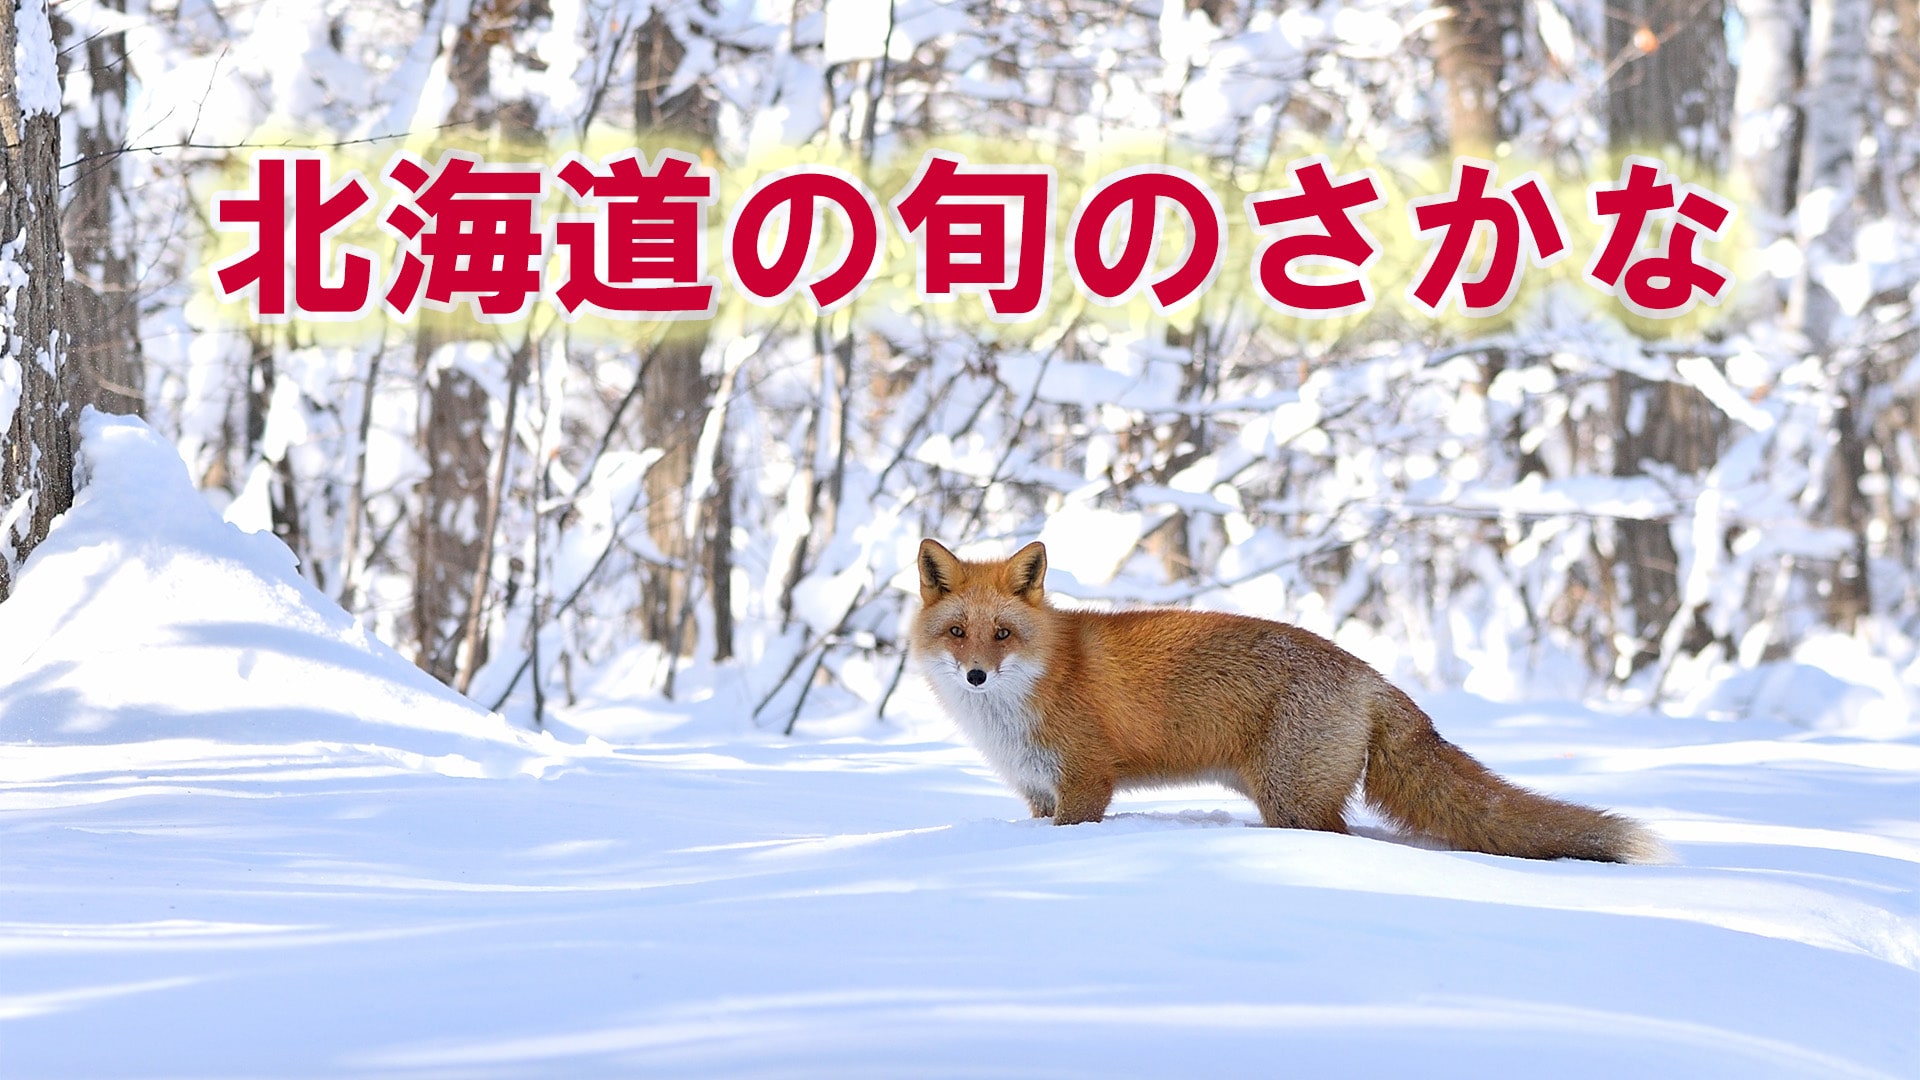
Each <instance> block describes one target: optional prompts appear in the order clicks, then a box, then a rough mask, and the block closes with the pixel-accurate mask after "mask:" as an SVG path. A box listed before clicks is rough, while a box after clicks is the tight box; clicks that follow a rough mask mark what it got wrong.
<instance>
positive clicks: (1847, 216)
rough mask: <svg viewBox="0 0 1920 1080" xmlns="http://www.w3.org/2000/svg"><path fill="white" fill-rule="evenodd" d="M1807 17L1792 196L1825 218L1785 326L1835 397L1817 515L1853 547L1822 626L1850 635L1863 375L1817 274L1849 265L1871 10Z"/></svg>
mask: <svg viewBox="0 0 1920 1080" xmlns="http://www.w3.org/2000/svg"><path fill="white" fill-rule="evenodd" d="M1810 13H1811V18H1810V20H1809V24H1808V28H1807V29H1808V33H1807V85H1806V97H1805V100H1806V110H1807V127H1806V136H1805V139H1804V141H1803V142H1802V144H1801V153H1800V175H1799V181H1800V192H1799V195H1800V200H1801V201H1802V202H1811V201H1814V200H1816V199H1818V200H1821V201H1824V202H1826V204H1827V205H1828V206H1829V207H1830V208H1831V209H1830V210H1829V211H1828V212H1827V213H1824V214H1813V215H1805V214H1803V215H1801V218H1800V220H1801V233H1800V236H1799V240H1800V244H1801V248H1802V250H1803V251H1804V252H1805V254H1806V264H1805V265H1806V269H1805V270H1803V271H1802V272H1801V274H1800V277H1799V279H1798V280H1796V281H1795V282H1794V285H1793V290H1792V296H1791V299H1790V300H1789V303H1788V306H1787V318H1788V322H1789V324H1790V325H1792V326H1793V327H1794V328H1795V329H1797V330H1799V331H1800V333H1801V334H1803V335H1804V336H1805V337H1806V340H1807V347H1808V348H1809V349H1810V350H1812V351H1813V352H1815V353H1818V354H1820V356H1821V359H1822V361H1823V366H1824V368H1825V370H1826V373H1827V377H1828V379H1829V380H1830V384H1831V388H1832V392H1833V393H1834V394H1835V395H1836V396H1837V397H1838V398H1839V404H1838V406H1837V407H1836V408H1835V409H1834V410H1833V430H1832V439H1833V442H1834V452H1833V453H1832V454H1831V455H1830V456H1829V458H1828V472H1827V477H1826V481H1827V482H1826V484H1825V485H1824V489H1825V490H1824V493H1823V494H1824V498H1823V499H1822V500H1821V513H1822V515H1823V516H1824V517H1825V519H1826V520H1827V521H1828V522H1829V523H1831V524H1833V525H1835V526H1838V527H1840V528H1842V529H1846V530H1848V531H1849V532H1851V533H1853V534H1854V537H1855V538H1856V543H1855V545H1854V550H1853V551H1852V552H1851V553H1849V554H1848V555H1846V556H1844V557H1842V558H1840V559H1838V560H1836V561H1835V562H1834V563H1832V564H1831V566H1830V567H1829V568H1828V576H1827V579H1826V581H1825V582H1824V583H1823V585H1824V591H1825V594H1826V599H1827V618H1828V620H1829V621H1830V622H1831V623H1833V624H1834V625H1835V626H1838V627H1840V628H1841V629H1843V630H1851V629H1853V624H1854V621H1855V620H1856V619H1858V618H1859V617H1860V616H1862V615H1864V614H1866V613H1867V611H1868V610H1869V608H1870V606H1871V597H1870V596H1869V595H1868V582H1867V568H1866V519H1867V514H1866V504H1865V500H1864V499H1863V498H1862V497H1861V494H1860V480H1861V478H1862V477H1864V476H1865V475H1866V457H1865V451H1866V446H1865V440H1864V439H1863V438H1862V437H1861V432H1860V430H1859V421H1858V419H1857V417H1858V410H1859V408H1860V407H1861V406H1862V405H1864V404H1865V402H1864V401H1863V400H1862V398H1863V397H1864V396H1865V394H1866V391H1867V388H1868V387H1867V379H1866V378H1865V376H1864V374H1863V373H1860V372H1858V371H1856V370H1854V369H1855V367H1856V366H1857V365H1859V364H1862V363H1864V362H1865V360H1864V358H1863V357H1862V356H1860V355H1859V352H1858V350H1855V349H1846V348H1843V347H1842V346H1843V343H1844V341H1845V338H1846V337H1847V326H1846V324H1847V322H1848V321H1849V320H1848V316H1847V313H1846V312H1844V311H1843V310H1842V309H1841V307H1840V303H1839V301H1838V300H1836V299H1835V298H1834V296H1833V294H1832V293H1830V292H1828V291H1827V289H1826V287H1825V286H1824V285H1822V284H1821V283H1820V280H1819V277H1818V275H1819V273H1820V271H1821V270H1822V269H1824V268H1825V267H1827V266H1833V265H1844V264H1847V263H1850V262H1852V261H1853V259H1854V255H1853V239H1854V233H1855V231H1856V229H1857V226H1858V224H1859V218H1860V213H1859V199H1860V182H1859V166H1858V163H1857V162H1856V161H1855V160H1854V154H1855V151H1856V149H1857V148H1858V147H1859V145H1860V137H1861V135H1862V133H1863V132H1864V131H1865V127H1866V108H1867V101H1868V95H1869V93H1870V89H1869V80H1870V79H1871V78H1872V61H1871V59H1870V54H1869V52H1868V48H1867V23H1868V21H1869V20H1870V19H1871V17H1872V15H1873V6H1872V3H1871V0H1813V3H1812V7H1811V10H1810Z"/></svg>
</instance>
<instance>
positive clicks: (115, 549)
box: [0, 417, 1920, 1078]
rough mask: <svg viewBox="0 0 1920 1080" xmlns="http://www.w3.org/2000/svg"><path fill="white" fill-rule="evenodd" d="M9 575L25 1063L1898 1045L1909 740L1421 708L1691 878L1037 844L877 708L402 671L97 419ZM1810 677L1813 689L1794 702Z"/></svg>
mask: <svg viewBox="0 0 1920 1080" xmlns="http://www.w3.org/2000/svg"><path fill="white" fill-rule="evenodd" d="M85 457H86V464H85V468H86V469H87V471H88V474H89V478H90V481H91V483H90V484H89V486H88V487H87V488H86V489H85V491H84V492H83V493H82V495H81V500H80V503H79V505H78V506H76V508H75V509H74V511H73V512H72V513H71V514H70V515H69V517H68V518H67V520H66V521H65V522H64V523H63V524H62V525H61V526H60V527H59V529H58V530H57V531H56V533H55V535H54V536H53V537H52V538H51V539H50V540H49V541H48V542H47V543H46V544H45V545H43V546H42V547H41V548H40V550H39V551H38V552H37V553H36V555H35V556H34V559H33V561H32V562H30V563H29V565H28V566H27V568H26V571H25V573H24V574H23V576H22V578H21V580H20V582H19V589H18V592H17V594H16V595H15V597H14V598H13V599H12V600H10V601H8V602H7V604H5V605H4V606H0V1076H5V1077H8V1078H14V1077H21V1078H24V1077H96V1076H98V1077H117V1076H168V1077H182V1076H192V1077H229V1076H313V1075H328V1076H343V1075H345V1076H388V1075H398V1076H487V1077H493V1076H521V1075H541V1076H583V1075H592V1076H607V1075H621V1076H624V1075H674V1076H682V1075H710V1074H728V1075H742V1074H748V1075H783V1076H785V1075H813V1076H823V1077H845V1076H875V1077H899V1076H1029V1075H1032V1076H1038V1075H1046V1076H1114V1075H1158V1076H1193V1075H1215V1074H1232V1075H1337V1076H1376V1075H1422V1076H1462V1077H1466V1076H1474V1077H1480V1076H1488V1075H1527V1076H1558V1077H1572V1076H1594V1077H1618V1076H1647V1075H1660V1076H1685V1077H1699V1076H1726V1077H1743V1078H1744V1077H1768V1076H1807V1077H1848V1076H1862V1077H1867V1076H1894V1077H1902V1076H1904V1077H1912V1076H1916V1075H1920V902H1917V900H1916V897H1917V896H1920V735H1916V734H1915V733H1914V731H1913V730H1912V729H1911V727H1910V726H1909V727H1907V728H1905V729H1899V730H1895V729H1889V728H1887V727H1886V726H1885V725H1882V727H1881V728H1879V729H1876V730H1875V734H1877V735H1878V736H1880V737H1878V738H1875V739H1866V738H1861V737H1858V736H1849V735H1847V734H1843V733H1837V732H1833V731H1816V730H1810V729H1808V728H1806V727H1801V726H1795V724H1793V723H1792V722H1791V719H1792V718H1791V717H1790V716H1789V717H1785V718H1782V717H1780V716H1779V715H1778V714H1779V713H1780V712H1781V710H1779V709H1772V710H1769V711H1767V712H1766V713H1765V715H1766V716H1767V718H1766V719H1754V718H1751V717H1749V718H1746V719H1739V720H1735V721H1732V722H1714V721H1708V720H1698V719H1676V718H1672V717H1666V716H1659V715H1655V714H1651V713H1633V714H1626V715H1613V714H1608V713H1604V712H1601V711H1597V710H1595V709H1592V708H1589V707H1585V706H1581V705H1575V704H1565V705H1537V704H1536V705H1528V706H1515V705H1496V704H1493V703H1490V702H1487V701H1484V700H1481V699H1478V698H1474V697H1471V696H1468V695H1465V694H1452V695H1425V696H1423V699H1422V700H1423V704H1425V705H1427V706H1428V708H1429V709H1430V710H1431V711H1432V712H1433V713H1434V715H1435V717H1436V719H1437V721H1438V722H1439V724H1440V726H1441V728H1442V730H1443V731H1445V732H1446V733H1447V734H1448V735H1449V736H1450V737H1451V738H1453V739H1454V740H1455V741H1457V742H1460V743H1462V744H1463V745H1465V746H1466V747H1468V748H1469V749H1470V750H1472V751H1473V752H1474V753H1476V754H1477V755H1479V756H1480V757H1481V758H1482V759H1483V760H1485V761H1487V762H1488V763H1489V764H1491V765H1493V766H1494V767H1496V768H1498V769H1500V770H1501V771H1502V772H1504V773H1506V774H1508V775H1509V776H1512V777H1514V778H1515V779H1517V780H1519V781H1520V782H1522V783H1526V784H1529V785H1532V786H1536V787H1539V788H1542V789H1545V790H1548V791H1551V792H1553V793H1556V794H1560V795H1565V796H1568V797H1571V798H1577V799H1580V800H1584V801H1589V802H1592V803H1595V804H1599V805H1604V806H1607V807H1611V808H1615V809H1619V810H1622V811H1624V812H1627V813H1630V814H1634V815H1637V816H1640V817H1642V818H1644V819H1646V820H1648V821H1650V822H1651V823H1652V824H1653V825H1654V826H1655V827H1656V828H1657V829H1658V830H1659V831H1660V832H1661V833H1662V835H1663V836H1664V837H1665V838H1666V839H1667V840H1668V841H1669V842H1670V843H1671V845H1672V846H1673V848H1674V849H1675V851H1676V853H1677V854H1678V856H1679V858H1680V860H1681V862H1680V864H1679V865H1673V866H1648V867H1618V866H1603V865H1594V864H1581V863H1554V864H1542V863H1531V862H1525V861H1521V860H1514V859H1505V858H1497V857H1491V856H1484V855H1472V854H1460V853H1453V852H1440V851H1430V850H1423V849H1421V848H1417V847H1413V846H1409V845H1406V844H1403V843H1399V842H1396V841H1394V840H1393V839H1392V838H1391V837H1389V836H1387V835H1386V834H1384V833H1383V832H1381V831H1380V830H1378V829H1363V830H1362V833H1361V834H1360V835H1354V836H1331V835H1322V834H1313V833H1304V832H1295V831H1280V830H1267V829H1261V828H1253V827H1248V826H1249V823H1250V822H1251V821H1252V820H1253V813H1252V808H1251V806H1250V805H1248V804H1246V803H1245V802H1243V801H1241V800H1239V799H1238V798H1236V797H1232V796H1229V795H1228V794H1227V793H1225V792H1224V791H1220V790H1214V789H1207V788H1195V789H1181V790H1174V791H1167V792H1160V793H1156V794H1153V795H1150V796H1130V797H1123V799H1122V800H1121V801H1120V803H1119V804H1118V805H1117V808H1116V809H1117V810H1118V812H1117V813H1116V814H1115V815H1114V816H1112V817H1110V818H1109V819H1108V820H1107V821H1105V822H1103V823H1100V824H1097V825H1082V826H1075V827H1072V828H1053V827H1051V826H1049V825H1046V824H1043V823H1036V822H1033V821H1028V820H1022V819H1021V814H1022V811H1021V808H1020V804H1019V803H1018V802H1017V801H1016V800H1015V799H1014V798H1013V797H1012V796H1011V795H1009V794H1008V793H1007V792H1006V791H1005V790H1004V789H1003V788H1002V787H1001V785H1000V784H999V783H998V782H997V781H995V780H994V779H993V778H992V777H991V776H990V775H989V774H988V772H987V771H986V769H985V767H984V766H983V765H982V763H981V762H980V759H979V758H978V756H977V755H976V754H975V753H974V752H973V751H972V750H970V749H968V748H967V747H965V746H964V745H961V744H959V743H957V742H956V741H954V737H953V733H952V728H951V725H949V724H947V723H946V722H945V721H943V720H941V719H940V718H939V717H938V715H937V713H936V711H935V709H934V707H933V705H932V703H931V701H930V700H929V698H928V697H927V696H926V695H924V694H923V693H918V692H907V693H904V694H903V695H902V697H901V698H899V699H897V701H896V703H895V707H894V709H893V710H892V713H893V714H894V719H892V720H890V721H888V722H886V723H879V724H873V723H853V722H848V721H838V722H829V721H822V722H821V723H820V724H808V723H803V724H802V732H801V734H800V735H798V736H796V737H794V738H782V737H780V736H779V735H778V734H776V733H773V732H761V731H757V730H755V729H754V728H753V727H752V725H751V724H750V723H749V722H748V721H747V720H745V719H744V717H745V715H746V714H747V712H748V711H749V708H750V703H751V694H750V693H749V692H748V691H747V690H746V689H745V688H744V687H743V685H741V681H740V680H738V679H734V680H731V681H728V682H723V683H722V684H720V685H719V686H717V687H699V686H695V687H692V688H691V689H692V690H693V691H694V692H693V693H692V694H690V695H688V696H690V697H693V698H697V699H701V700H699V702H698V704H697V705H696V706H693V707H691V708H685V709H683V711H679V712H665V711H662V710H663V708H664V707H663V706H662V705H661V704H660V703H658V702H651V703H644V704H643V703H632V702H627V703H622V702H618V701H610V700H600V701H598V702H596V703H595V704H594V706H593V707H591V708H582V709H580V710H577V711H576V712H574V713H572V714H565V713H563V714H562V715H561V716H560V717H559V719H558V720H557V722H556V723H555V725H554V728H555V730H554V731H553V732H551V733H540V734H529V733H527V732H525V731H521V730H517V729H515V728H514V727H512V726H511V725H509V724H508V723H506V722H505V721H503V720H500V719H498V718H495V717H489V716H487V715H486V714H484V713H482V712H481V711H479V710H478V709H475V708H473V707H472V706H470V705H468V704H466V703H465V702H463V701H462V700H461V699H459V698H457V697H455V696H454V695H452V694H451V693H449V692H447V691H445V690H444V689H442V688H440V687H438V686H437V684H434V683H433V682H432V681H431V680H428V679H426V678H425V677H424V676H422V675H420V674H419V673H418V672H416V671H415V670H414V669H413V668H411V667H410V666H409V665H407V664H406V663H405V662H404V661H403V660H401V659H400V658H399V657H398V656H396V655H395V654H393V653H392V652H391V651H390V650H387V649H386V648H385V647H384V646H381V645H379V644H378V643H377V642H375V641H372V640H371V639H370V638H369V637H368V636H367V635H365V634H363V633H362V632H361V631H360V630H359V629H358V628H357V627H355V626H354V625H353V623H352V621H351V620H350V619H349V618H348V617H347V616H346V615H344V614H343V613H341V612H339V611H338V609H336V608H334V607H333V606H332V605H331V604H330V603H329V602H328V601H327V600H326V599H325V598H324V597H322V596H321V595H320V594H319V593H317V592H315V591H314V590H312V589H311V588H310V587H308V586H306V585H305V584H304V583H302V582H301V581H300V579H299V578H298V577H297V576H296V575H295V574H294V572H293V568H292V566H291V561H290V559H289V557H288V556H287V553H286V552H285V550H284V548H281V547H280V546H279V545H278V543H277V542H276V541H271V540H269V539H265V538H261V537H253V536H247V535H244V534H242V533H240V532H238V531H237V530H234V529H232V528H231V527H229V526H226V525H224V524H222V523H221V522H220V521H219V520H218V518H217V517H216V516H214V515H213V514H212V513H211V512H210V511H208V510H207V509H206V508H205V506H204V504H203V503H202V502H201V501H200V500H199V498H198V496H197V495H196V494H195V493H194V492H193V491H192V489H191V487H190V486H189V484H188V481H187V478H186V474H185V471H184V468H183V467H182V466H181V465H180V463H179V461H178V459H177V458H176V457H175V456H174V454H173V451H172V449H171V448H170V447H168V446H167V445H166V444H165V443H164V442H163V441H162V440H160V439H158V438H156V437H155V436H153V435H152V434H150V433H149V432H147V431H146V429H145V428H143V427H141V426H140V425H138V424H137V423H136V422H130V421H122V420H117V419H111V420H110V419H105V418H100V417H90V418H89V419H88V421H87V426H86V445H85ZM1815 704H1816V705H1817V704H1819V703H1817V702H1816V703H1815Z"/></svg>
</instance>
